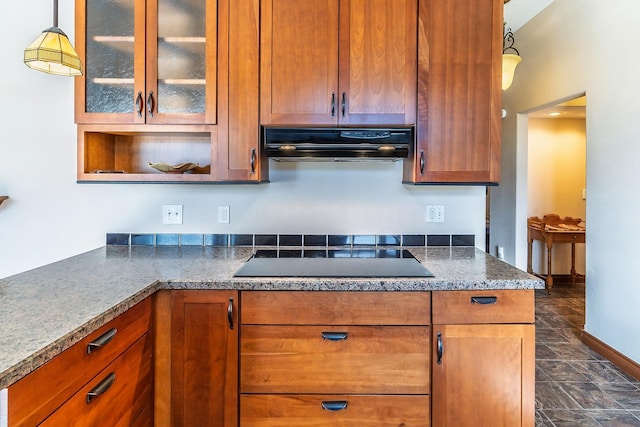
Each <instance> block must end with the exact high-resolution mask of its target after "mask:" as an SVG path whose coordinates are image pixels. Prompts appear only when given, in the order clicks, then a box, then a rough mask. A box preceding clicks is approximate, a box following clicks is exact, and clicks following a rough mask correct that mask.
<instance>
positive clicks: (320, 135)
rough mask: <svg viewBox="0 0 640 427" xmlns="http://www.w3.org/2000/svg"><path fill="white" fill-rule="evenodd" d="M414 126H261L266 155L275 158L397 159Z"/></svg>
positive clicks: (409, 143) (410, 140) (407, 148)
mask: <svg viewBox="0 0 640 427" xmlns="http://www.w3.org/2000/svg"><path fill="white" fill-rule="evenodd" d="M414 137H415V136H414V128H413V127H409V128H322V127H314V128H309V127H304V128H303V127H266V126H265V127H263V128H262V144H263V148H264V151H265V153H266V155H267V157H270V158H272V159H274V160H279V161H305V160H307V161H309V160H313V161H318V160H320V161H323V160H324V161H349V160H399V159H403V158H406V157H408V156H409V151H410V149H411V147H412V145H413V141H414Z"/></svg>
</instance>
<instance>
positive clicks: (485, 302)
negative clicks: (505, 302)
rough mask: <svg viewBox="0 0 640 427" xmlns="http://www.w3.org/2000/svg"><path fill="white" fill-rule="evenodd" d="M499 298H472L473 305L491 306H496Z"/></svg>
mask: <svg viewBox="0 0 640 427" xmlns="http://www.w3.org/2000/svg"><path fill="white" fill-rule="evenodd" d="M497 302H498V297H471V304H482V305H490V304H496V303H497Z"/></svg>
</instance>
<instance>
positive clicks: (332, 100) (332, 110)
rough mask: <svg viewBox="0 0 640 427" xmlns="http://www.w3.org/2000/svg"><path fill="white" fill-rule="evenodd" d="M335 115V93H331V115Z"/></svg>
mask: <svg viewBox="0 0 640 427" xmlns="http://www.w3.org/2000/svg"><path fill="white" fill-rule="evenodd" d="M335 116H336V93H335V92H332V93H331V117H335Z"/></svg>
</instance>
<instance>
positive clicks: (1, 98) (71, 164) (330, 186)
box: [0, 0, 485, 277]
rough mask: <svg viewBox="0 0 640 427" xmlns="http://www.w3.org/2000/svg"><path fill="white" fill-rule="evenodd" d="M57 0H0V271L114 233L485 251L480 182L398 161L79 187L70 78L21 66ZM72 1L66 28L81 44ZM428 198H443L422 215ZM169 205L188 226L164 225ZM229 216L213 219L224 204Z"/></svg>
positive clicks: (64, 9)
mask: <svg viewBox="0 0 640 427" xmlns="http://www.w3.org/2000/svg"><path fill="white" fill-rule="evenodd" d="M51 7H52V4H51V2H50V1H45V0H42V1H38V2H34V1H20V2H18V1H16V2H8V1H3V2H0V16H2V21H3V25H2V26H0V38H2V39H3V40H9V41H10V43H6V44H5V50H4V52H3V62H2V67H0V122H1V125H2V126H1V129H2V131H1V133H0V195H9V196H10V197H11V198H10V199H9V200H8V201H7V202H5V203H4V204H3V205H2V206H0V277H6V276H8V275H12V274H15V273H18V272H22V271H25V270H28V269H31V268H34V267H37V266H40V265H43V264H46V263H49V262H52V261H56V260H59V259H62V258H66V257H68V256H71V255H74V254H77V253H80V252H84V251H86V250H90V249H93V248H96V247H99V246H102V245H104V241H105V234H106V233H107V232H176V233H187V232H200V233H204V232H207V233H262V232H271V233H345V234H346V233H362V234H365V233H366V234H373V233H378V234H380V233H420V234H427V233H428V234H440V233H442V234H458V233H459V234H475V235H476V246H478V247H479V248H484V242H485V237H484V230H485V189H484V187H441V186H435V187H424V186H423V187H416V186H405V185H402V184H401V180H402V164H401V163H400V162H397V163H375V164H374V163H354V164H350V163H343V164H331V163H323V164H277V163H275V162H273V163H272V165H271V169H272V172H271V181H272V182H271V183H270V184H265V185H244V186H242V185H166V184H165V185H160V184H76V182H75V179H76V176H75V173H76V172H75V171H76V127H75V125H74V123H73V80H72V79H71V78H66V77H58V76H50V75H46V74H43V73H39V72H36V71H33V70H31V69H29V68H27V67H26V66H25V65H24V64H23V63H22V54H23V50H24V48H25V47H26V46H28V45H29V43H31V41H32V40H33V39H35V37H36V36H37V35H38V34H39V33H40V31H42V30H43V29H44V28H46V27H48V26H50V25H51V16H52V10H51ZM73 13H74V11H73V2H71V1H70V0H67V1H62V2H60V19H59V25H60V27H61V28H62V29H63V30H64V31H65V32H66V33H67V34H68V35H69V37H70V38H71V40H72V41H73V40H74V31H73V30H74V28H73ZM427 203H433V204H444V205H445V206H446V222H445V223H444V224H433V223H429V224H427V223H426V222H425V216H426V205H427ZM162 204H182V205H184V224H183V225H181V226H175V225H174V226H167V225H164V226H163V225H162V224H161V219H160V216H161V215H160V214H161V205H162ZM220 204H224V205H230V206H231V224H229V225H220V224H217V221H216V219H217V205H220Z"/></svg>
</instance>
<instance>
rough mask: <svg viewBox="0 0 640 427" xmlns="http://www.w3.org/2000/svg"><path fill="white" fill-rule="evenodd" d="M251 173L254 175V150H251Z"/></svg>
mask: <svg viewBox="0 0 640 427" xmlns="http://www.w3.org/2000/svg"><path fill="white" fill-rule="evenodd" d="M251 173H256V149H255V148H252V149H251Z"/></svg>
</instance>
